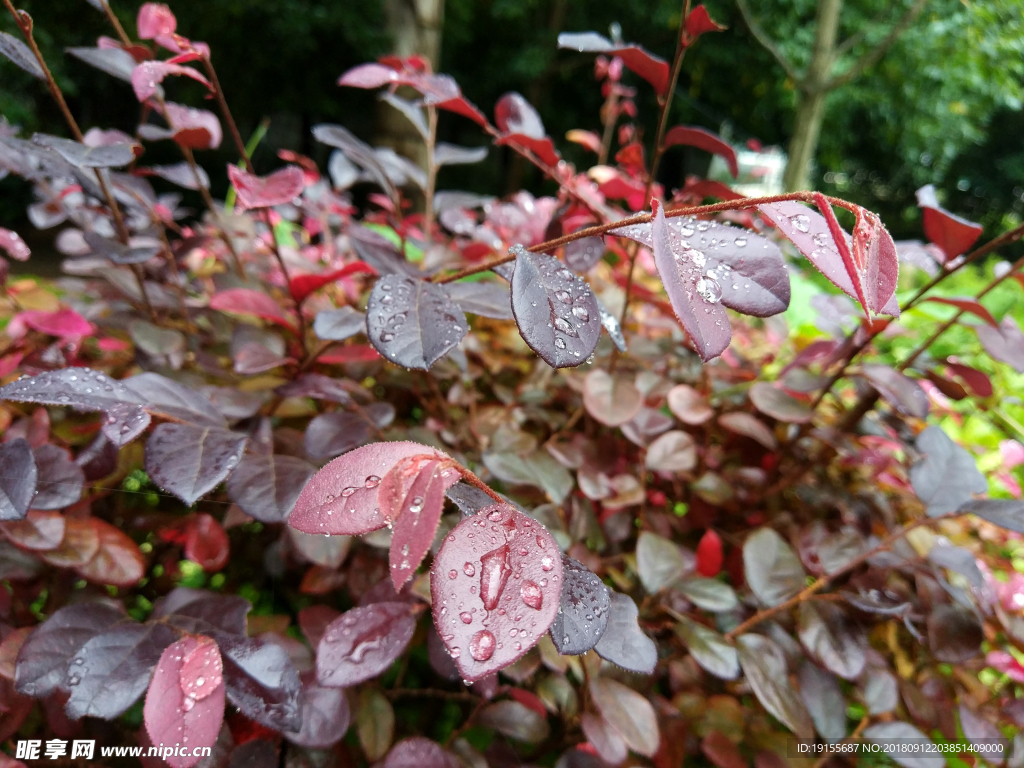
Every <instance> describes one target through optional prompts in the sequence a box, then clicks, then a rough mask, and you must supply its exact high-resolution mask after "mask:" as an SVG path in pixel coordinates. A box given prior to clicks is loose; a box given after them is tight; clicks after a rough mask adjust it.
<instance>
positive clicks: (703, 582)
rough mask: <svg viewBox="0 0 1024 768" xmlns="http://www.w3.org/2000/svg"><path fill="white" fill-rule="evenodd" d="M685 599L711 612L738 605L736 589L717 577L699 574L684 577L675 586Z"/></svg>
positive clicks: (718, 611)
mask: <svg viewBox="0 0 1024 768" xmlns="http://www.w3.org/2000/svg"><path fill="white" fill-rule="evenodd" d="M676 589H678V590H679V591H680V592H682V593H683V595H685V596H686V599H687V600H689V601H690V602H691V603H693V604H694V605H696V606H697V607H698V608H703V609H704V610H705V611H711V612H713V613H726V612H728V611H732V610H735V608H736V607H737V606H738V605H739V599H738V598H737V597H736V591H735V590H734V589H733V588H732V587H730V586H729V585H728V584H725V583H724V582H721V581H719V580H718V579H704V578H700V577H699V576H694V577H692V578H689V579H686V580H685V581H682V582H680V583H679V586H677V587H676Z"/></svg>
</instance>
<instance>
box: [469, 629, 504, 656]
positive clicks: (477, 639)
mask: <svg viewBox="0 0 1024 768" xmlns="http://www.w3.org/2000/svg"><path fill="white" fill-rule="evenodd" d="M496 645H497V642H496V641H495V639H494V635H493V634H492V633H491V632H490V631H488V630H486V629H481V630H480V631H479V632H477V633H476V634H475V635H473V637H472V638H471V639H470V641H469V654H470V655H471V656H472V657H473V658H474V659H476V660H477V661H487V660H488V659H489V658H491V656H493V655H494V648H495V646H496Z"/></svg>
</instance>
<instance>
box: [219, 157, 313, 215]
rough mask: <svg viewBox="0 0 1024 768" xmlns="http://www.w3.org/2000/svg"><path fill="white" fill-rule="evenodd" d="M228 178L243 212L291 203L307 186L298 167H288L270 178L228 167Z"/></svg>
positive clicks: (235, 167)
mask: <svg viewBox="0 0 1024 768" xmlns="http://www.w3.org/2000/svg"><path fill="white" fill-rule="evenodd" d="M228 178H229V179H230V180H231V184H232V186H234V188H235V191H236V192H237V193H238V197H237V201H238V205H239V207H241V208H242V209H243V210H250V209H252V208H271V207H273V206H275V205H283V204H284V203H290V202H291V201H292V200H294V199H295V198H296V197H298V196H299V195H300V194H301V193H302V190H303V188H304V187H305V186H306V177H305V174H304V173H303V171H302V169H301V168H300V167H299V166H297V165H288V166H285V167H284V168H281V169H280V170H277V171H274V172H273V173H272V174H270V175H269V176H253V175H252V174H251V173H249V172H248V171H245V170H243V169H241V168H239V167H238V166H235V165H228Z"/></svg>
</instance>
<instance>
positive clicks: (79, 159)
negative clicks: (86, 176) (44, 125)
mask: <svg viewBox="0 0 1024 768" xmlns="http://www.w3.org/2000/svg"><path fill="white" fill-rule="evenodd" d="M32 142H33V143H34V144H38V145H39V146H41V147H47V148H49V149H52V150H53V151H55V152H56V153H57V154H58V155H60V156H61V157H63V158H64V159H65V160H67V161H68V162H69V163H71V165H73V166H75V167H76V168H119V167H121V166H122V165H128V163H131V162H134V160H135V153H134V152H133V151H132V145H131V144H107V145H103V146H99V147H90V146H87V145H85V144H82V143H81V142H79V141H72V140H71V139H62V138H61V137H59V136H49V135H47V134H45V133H36V134H34V135H33V136H32Z"/></svg>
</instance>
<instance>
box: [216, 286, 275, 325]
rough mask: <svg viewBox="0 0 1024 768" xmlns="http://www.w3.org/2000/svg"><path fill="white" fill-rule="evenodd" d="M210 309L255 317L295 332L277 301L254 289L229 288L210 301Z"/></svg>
mask: <svg viewBox="0 0 1024 768" xmlns="http://www.w3.org/2000/svg"><path fill="white" fill-rule="evenodd" d="M210 309H218V310H220V311H221V312H233V313H235V314H239V315H255V316H256V317H259V318H262V319H263V320H266V321H268V322H271V323H276V324H277V325H280V326H282V327H284V328H287V329H288V330H292V331H294V330H295V326H294V324H293V323H292V321H291V319H290V318H289V317H288V316H287V315H286V314H285V312H284V310H283V309H281V307H280V306H279V305H278V303H277V302H276V301H274V300H273V299H272V298H270V296H268V295H267V294H265V293H263V292H261V291H256V290H253V289H252V288H229V289H228V290H226V291H220V292H219V293H216V294H214V295H213V297H212V298H211V299H210Z"/></svg>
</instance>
